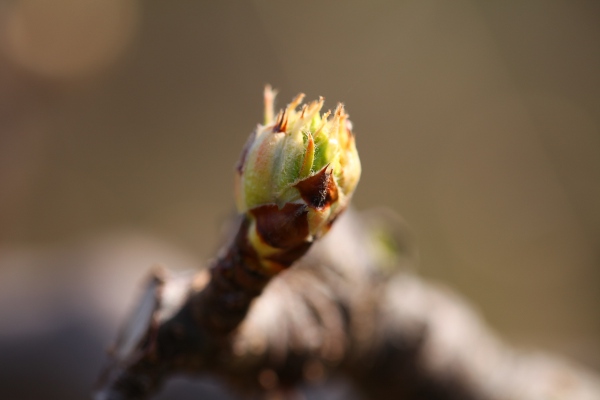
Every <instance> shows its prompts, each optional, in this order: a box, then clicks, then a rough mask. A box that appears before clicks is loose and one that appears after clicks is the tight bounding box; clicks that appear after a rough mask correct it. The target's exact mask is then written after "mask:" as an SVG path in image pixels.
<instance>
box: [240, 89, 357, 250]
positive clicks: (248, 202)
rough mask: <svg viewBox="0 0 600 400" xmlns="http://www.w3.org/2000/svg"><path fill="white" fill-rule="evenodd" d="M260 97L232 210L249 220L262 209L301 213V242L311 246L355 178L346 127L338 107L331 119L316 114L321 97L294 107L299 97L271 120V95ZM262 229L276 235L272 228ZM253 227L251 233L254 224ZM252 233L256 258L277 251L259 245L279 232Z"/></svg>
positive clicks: (347, 198)
mask: <svg viewBox="0 0 600 400" xmlns="http://www.w3.org/2000/svg"><path fill="white" fill-rule="evenodd" d="M264 96H265V124H264V125H258V126H257V128H256V130H255V131H254V132H253V133H252V134H251V135H250V138H249V139H248V142H247V143H246V146H245V148H244V151H243V153H242V156H241V159H240V162H239V164H238V168H237V177H236V197H237V207H238V210H239V211H240V212H241V213H247V214H248V215H250V217H251V218H253V219H254V220H256V219H257V218H266V217H262V216H263V215H264V214H265V213H264V212H262V211H264V209H265V208H264V207H267V208H268V209H269V210H275V211H270V212H269V213H266V214H267V215H272V214H273V213H281V212H283V211H282V210H289V211H290V212H296V213H297V212H298V210H302V214H303V215H304V217H303V218H305V219H306V221H307V230H308V231H307V232H306V234H305V237H303V238H302V240H303V242H312V240H313V239H314V238H315V237H319V236H321V235H322V234H324V233H325V232H326V231H327V230H328V229H329V227H330V226H331V223H332V222H333V220H334V219H335V217H336V216H337V215H338V214H339V213H340V212H341V211H343V210H344V209H345V208H346V207H347V205H348V203H349V201H350V198H351V196H352V194H353V192H354V189H355V188H356V185H357V183H358V180H359V178H360V172H361V167H360V160H359V158H358V153H357V151H356V147H355V141H354V135H353V133H352V130H351V129H352V125H351V123H350V121H349V120H348V115H347V114H346V113H345V111H344V107H343V105H341V104H338V106H337V108H336V110H335V111H334V113H333V115H331V112H327V113H325V114H321V113H320V112H321V109H322V107H323V103H324V100H323V98H320V99H319V100H317V101H313V102H311V103H309V104H304V105H302V106H301V107H299V106H300V105H301V103H302V100H303V98H304V95H303V94H300V95H298V96H297V97H296V98H294V99H293V100H292V102H291V103H290V104H289V105H288V106H287V107H286V108H285V109H284V110H281V111H279V113H278V114H277V115H275V113H274V109H273V103H274V99H275V92H274V91H273V90H271V88H270V87H269V86H267V87H266V88H265V93H264ZM274 206H276V207H275V208H274ZM261 207H262V209H261V211H258V209H259V208H261ZM291 210H296V211H291ZM257 215H261V217H257ZM271 219H272V218H271ZM255 222H256V221H255ZM260 224H261V222H260V221H258V225H260ZM267 225H268V226H269V228H268V229H270V230H276V228H273V227H272V226H271V225H272V223H270V222H269V224H267ZM253 228H254V229H252V230H251V231H256V229H257V226H256V223H255V224H254V225H253ZM264 229H267V228H264ZM264 229H263V230H264ZM259 230H260V229H259ZM254 234H255V236H256V235H257V236H256V237H254V238H253V236H252V235H253V232H250V240H251V241H252V242H255V243H253V244H254V246H255V247H258V248H257V250H259V253H260V252H261V251H262V252H266V253H269V254H270V253H274V252H277V251H278V250H280V249H282V246H281V245H280V244H279V242H278V241H277V240H275V239H273V240H271V241H270V243H266V247H265V246H264V245H265V236H273V235H277V234H279V233H274V232H259V231H256V232H254ZM298 240H300V239H298ZM266 242H269V240H267V241H266ZM275 242H277V243H275ZM261 243H262V245H261ZM274 243H275V245H274ZM261 246H262V247H261ZM263 247H264V248H263ZM261 248H262V249H263V250H261Z"/></svg>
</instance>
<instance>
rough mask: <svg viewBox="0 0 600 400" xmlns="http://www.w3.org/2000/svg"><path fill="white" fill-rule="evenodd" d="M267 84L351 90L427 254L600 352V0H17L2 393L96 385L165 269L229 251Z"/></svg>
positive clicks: (380, 182)
mask: <svg viewBox="0 0 600 400" xmlns="http://www.w3.org/2000/svg"><path fill="white" fill-rule="evenodd" d="M266 83H271V84H272V85H273V86H274V87H276V88H278V89H279V93H280V94H279V97H278V103H277V104H278V106H283V105H285V104H286V103H287V102H288V101H289V100H290V99H291V97H292V96H293V95H295V94H296V93H298V92H304V93H306V94H307V95H308V98H309V99H311V98H315V97H317V96H319V95H323V96H324V97H325V98H326V106H328V107H331V108H333V107H335V104H336V102H337V101H342V102H344V103H345V104H346V107H347V110H348V112H349V114H350V116H351V119H352V121H353V124H354V130H355V133H356V134H357V141H358V146H359V151H360V154H361V159H362V163H363V170H364V172H363V176H362V181H361V184H360V186H359V189H358V191H357V194H356V197H355V205H356V207H357V208H359V209H368V208H372V207H379V206H384V207H388V208H391V209H393V210H395V211H396V212H398V213H399V214H400V215H402V216H403V217H404V219H405V220H406V221H407V223H408V225H409V226H410V227H411V230H412V233H413V234H414V236H415V237H416V239H417V243H418V244H417V246H418V248H419V251H420V262H419V266H418V271H419V273H420V274H421V275H423V276H425V277H426V278H430V279H433V280H437V281H442V282H444V283H446V284H448V285H449V286H451V287H453V288H455V289H457V290H458V291H459V292H461V293H462V294H463V295H465V296H466V297H467V298H468V299H469V300H470V301H472V302H473V304H474V305H475V306H476V307H477V308H478V310H479V311H480V312H481V313H482V315H483V316H484V318H485V319H486V320H487V321H488V322H489V324H490V325H491V326H492V327H493V328H494V329H496V330H497V331H499V332H500V333H501V334H502V335H503V336H504V337H505V338H507V339H508V340H510V341H511V342H512V343H513V344H515V345H517V346H519V347H522V348H535V349H545V350H552V351H555V352H558V353H559V354H563V355H565V356H568V357H570V358H571V359H573V360H574V361H576V362H577V363H579V364H581V365H584V366H588V367H591V368H595V369H600V312H599V309H600V268H599V267H600V3H598V2H597V1H593V0H587V1H586V0H571V1H566V0H563V1H558V0H548V1H544V2H542V1H529V2H505V1H483V0H481V1H475V0H458V1H453V2H445V1H438V0H427V1H423V0H418V1H417V0H414V1H373V2H362V1H344V2H341V1H327V2H322V1H307V2H291V1H259V0H256V1H243V2H242V1H240V2H235V1H220V2H191V1H186V2H183V1H182V2H161V1H144V2H142V1H136V0H54V1H52V2H47V1H44V0H5V1H2V2H0V397H1V398H11V399H21V398H22V399H30V398H57V399H58V398H60V399H70V398H73V399H76V398H84V396H86V394H87V393H88V392H89V391H90V387H91V385H92V384H93V382H94V380H95V378H96V375H97V373H98V371H99V369H100V367H101V364H102V361H103V354H104V353H103V352H104V349H105V348H106V346H107V345H108V344H109V343H110V341H111V340H112V338H113V337H114V335H115V332H116V329H117V326H118V324H119V321H122V319H123V318H124V314H125V313H126V312H127V310H128V309H129V308H130V307H131V304H132V301H133V299H134V298H135V294H136V290H137V288H138V287H139V285H140V283H141V282H142V281H143V277H144V276H145V274H146V272H147V271H148V270H149V268H150V267H151V266H152V265H153V264H156V263H161V264H164V265H168V266H169V267H172V268H194V267H197V266H199V265H201V264H203V263H204V261H205V260H206V259H208V258H209V257H211V256H212V255H213V254H214V251H215V249H216V248H217V246H218V243H219V237H220V229H221V226H222V224H223V222H224V221H225V220H226V219H227V218H228V217H229V216H230V215H232V213H233V210H234V205H233V194H232V176H233V166H234V164H235V162H236V160H237V157H238V155H239V152H240V150H241V147H242V145H243V143H244V141H245V139H246V137H247V135H248V134H249V133H250V132H251V130H252V129H253V128H254V126H255V125H256V124H257V123H258V122H261V120H262V89H263V86H264V85H265V84H266ZM34 382H35V384H32V383H34ZM188 385H192V384H191V383H188ZM202 385H204V386H203V388H204V389H203V390H209V391H210V390H212V389H211V388H212V386H210V383H203V384H202ZM173 390H175V389H173ZM183 392H188V391H187V390H183V389H181V390H180V392H179V393H180V396H183V394H181V393H183ZM170 393H171V395H173V393H175V392H173V391H172V392H170ZM178 398H184V397H178ZM342 398H344V397H342Z"/></svg>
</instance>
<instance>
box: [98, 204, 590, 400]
mask: <svg viewBox="0 0 600 400" xmlns="http://www.w3.org/2000/svg"><path fill="white" fill-rule="evenodd" d="M383 219H389V218H383ZM242 225H243V224H242ZM381 227H382V219H381V218H379V219H374V218H371V217H364V216H360V215H358V214H356V213H348V214H347V215H344V216H343V217H341V218H340V221H339V222H337V223H336V226H335V227H334V228H333V229H332V232H331V233H330V234H328V235H327V236H326V237H325V238H324V239H322V240H321V241H319V242H318V243H317V244H315V245H314V246H313V248H312V249H311V250H310V251H309V252H308V253H307V254H306V255H305V256H304V257H303V258H302V259H301V260H300V262H298V263H297V265H294V266H293V267H292V268H290V269H289V270H287V271H285V272H283V273H282V274H280V275H279V276H277V277H276V278H275V279H273V280H272V281H271V282H270V283H269V284H268V285H267V286H266V288H265V290H264V292H263V291H262V288H263V287H264V285H262V284H260V285H254V286H253V285H250V286H248V287H247V288H245V289H243V290H242V291H241V292H239V287H236V288H237V289H235V290H232V289H231V288H228V289H226V290H223V287H226V286H227V285H228V284H230V282H229V283H227V282H225V283H223V280H222V279H221V278H222V275H221V274H219V272H218V271H219V268H221V267H222V260H223V259H228V258H227V254H229V252H230V251H231V248H232V247H231V246H229V247H226V249H227V250H226V251H225V252H224V253H223V255H222V256H221V257H219V258H218V259H217V261H216V262H215V264H214V266H213V268H212V272H211V273H209V272H208V271H201V272H197V273H190V274H184V275H174V274H170V273H168V272H167V271H156V273H155V274H154V275H153V276H152V277H151V279H150V280H149V282H148V285H147V288H146V291H145V293H144V294H143V296H142V299H141V301H140V305H139V307H138V309H137V310H136V312H134V313H133V315H132V317H131V319H130V320H129V321H128V323H127V326H126V327H125V328H124V329H123V332H122V334H121V336H120V338H119V339H118V340H117V343H116V345H115V347H114V349H113V350H112V352H111V354H110V357H109V361H108V363H107V366H106V368H105V370H104V372H103V374H102V377H101V379H100V381H99V384H98V387H97V391H96V394H95V398H96V399H97V400H108V399H110V400H117V399H120V400H131V399H145V398H148V397H149V396H151V395H152V393H154V392H155V391H156V390H158V389H159V388H160V385H161V384H162V383H163V382H164V381H165V380H166V379H168V378H169V376H171V375H173V374H177V373H185V374H214V375H216V376H219V377H221V378H224V379H225V380H226V381H227V382H229V383H230V384H231V386H232V387H235V388H237V389H239V392H240V394H241V393H244V395H245V396H246V397H260V396H263V395H266V396H269V394H271V395H277V396H279V397H280V398H281V397H284V398H291V397H292V394H291V393H292V390H293V388H294V387H296V386H298V385H300V384H311V383H314V382H322V381H324V380H327V379H328V378H330V377H336V376H343V377H345V378H347V379H348V380H349V381H350V382H351V383H352V385H353V386H354V388H355V390H356V391H357V393H360V395H361V396H362V397H364V398H372V399H407V400H413V399H433V400H436V399H439V400H451V399H473V400H484V399H485V400H495V399H498V400H500V399H503V400H505V399H522V400H529V399H531V400H538V399H539V400H541V399H570V400H571V399H581V400H584V399H585V400H595V399H600V383H599V380H598V378H597V377H596V376H595V375H593V374H591V373H588V372H586V371H583V370H580V369H578V368H576V367H574V366H571V365H569V364H568V363H567V362H565V361H562V360H559V359H557V358H554V357H551V356H547V355H532V354H525V353H521V352H519V351H516V350H514V349H512V348H511V347H509V346H508V345H506V344H505V343H503V342H502V341H501V340H500V339H498V338H497V337H496V335H494V333H492V332H491V331H490V330H489V329H488V328H487V327H486V326H485V324H484V323H483V322H482V321H481V319H480V318H479V317H478V316H477V315H476V314H475V313H474V312H473V310H472V309H471V308H470V306H469V305H468V304H467V303H465V302H464V301H463V300H462V299H461V298H459V297H458V296H457V295H455V294H454V293H452V292H451V291H449V290H448V289H446V288H444V287H442V286H439V285H435V284H432V283H428V282H425V281H423V280H422V279H420V278H419V277H417V276H416V275H414V274H413V273H411V272H409V269H408V268H406V266H405V265H404V264H405V263H404V262H403V258H402V257H400V258H397V259H395V262H394V264H391V263H390V262H389V258H387V253H385V252H383V253H382V252H381V251H378V250H377V246H376V242H375V241H374V240H373V235H372V233H373V231H374V230H379V229H380V228H381ZM386 229H388V231H390V230H391V231H394V229H396V228H394V227H393V226H392V227H391V228H390V225H387V228H386ZM401 242H402V240H401V241H400V244H402V243H401ZM233 243H234V244H235V239H234V241H233ZM233 248H235V246H233ZM400 254H402V252H400ZM261 282H262V281H261ZM262 283H264V284H266V281H265V282H262ZM224 285H225V286H224ZM215 288H217V289H218V290H217V289H215ZM215 290H217V292H215ZM236 290H237V292H236ZM215 293H217V294H215ZM246 312H247V314H246ZM282 393H283V394H282Z"/></svg>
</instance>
